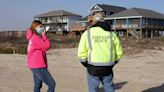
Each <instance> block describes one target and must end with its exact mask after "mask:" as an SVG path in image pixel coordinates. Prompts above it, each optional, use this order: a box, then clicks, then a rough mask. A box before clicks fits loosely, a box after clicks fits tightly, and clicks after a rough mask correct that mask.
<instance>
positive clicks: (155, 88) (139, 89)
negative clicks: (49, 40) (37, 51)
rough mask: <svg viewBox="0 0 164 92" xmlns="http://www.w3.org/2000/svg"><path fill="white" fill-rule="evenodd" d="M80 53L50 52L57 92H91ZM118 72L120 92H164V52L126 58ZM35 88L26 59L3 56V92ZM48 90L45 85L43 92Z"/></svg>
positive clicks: (0, 62)
mask: <svg viewBox="0 0 164 92" xmlns="http://www.w3.org/2000/svg"><path fill="white" fill-rule="evenodd" d="M76 53H77V49H76V48H73V49H56V50H50V51H49V52H48V61H49V70H50V72H51V74H52V76H53V78H54V79H55V80H56V83H57V86H56V92H87V81H86V79H87V76H86V70H85V68H84V67H82V65H81V64H80V63H79V62H78V58H77V56H76ZM114 72H115V79H114V83H115V85H116V89H117V90H116V92H164V52H163V51H154V50H152V51H150V50H149V51H144V52H142V53H140V54H138V55H133V56H124V57H123V59H122V60H121V61H120V63H119V64H118V65H116V66H115V67H114ZM32 88H33V80H32V73H31V71H30V70H29V69H28V68H27V67H26V55H17V54H16V55H13V54H9V55H4V54H0V92H32ZM46 89H47V87H46V86H45V84H43V88H42V92H46ZM100 90H102V89H100ZM101 92H103V91H101Z"/></svg>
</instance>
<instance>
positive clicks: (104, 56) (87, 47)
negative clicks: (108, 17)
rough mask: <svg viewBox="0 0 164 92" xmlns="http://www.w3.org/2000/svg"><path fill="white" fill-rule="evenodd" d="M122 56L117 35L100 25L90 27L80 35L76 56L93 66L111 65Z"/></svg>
mask: <svg viewBox="0 0 164 92" xmlns="http://www.w3.org/2000/svg"><path fill="white" fill-rule="evenodd" d="M122 56H123V50H122V46H121V43H120V40H119V39H118V37H117V35H116V34H115V33H114V32H109V31H105V30H104V29H102V28H101V27H92V28H90V29H89V30H87V31H85V32H84V33H83V35H82V36H81V39H80V43H79V46H78V57H79V58H80V60H81V62H86V61H88V63H89V64H91V65H94V66H111V65H114V64H115V61H119V60H120V59H121V57H122Z"/></svg>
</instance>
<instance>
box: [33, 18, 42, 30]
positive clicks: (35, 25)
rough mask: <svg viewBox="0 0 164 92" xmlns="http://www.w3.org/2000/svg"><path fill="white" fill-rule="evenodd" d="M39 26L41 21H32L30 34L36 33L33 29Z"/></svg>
mask: <svg viewBox="0 0 164 92" xmlns="http://www.w3.org/2000/svg"><path fill="white" fill-rule="evenodd" d="M41 24H42V22H41V21H39V20H34V21H33V22H32V24H31V31H32V33H36V30H35V28H36V27H37V26H38V25H41Z"/></svg>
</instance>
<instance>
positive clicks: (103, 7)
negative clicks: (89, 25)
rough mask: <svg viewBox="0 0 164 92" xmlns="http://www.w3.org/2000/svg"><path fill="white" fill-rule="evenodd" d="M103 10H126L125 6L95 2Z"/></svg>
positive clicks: (115, 11)
mask: <svg viewBox="0 0 164 92" xmlns="http://www.w3.org/2000/svg"><path fill="white" fill-rule="evenodd" d="M97 5H98V6H99V7H100V8H101V9H102V10H103V11H109V12H114V13H117V12H120V11H123V10H126V8H125V7H120V6H113V5H107V4H97Z"/></svg>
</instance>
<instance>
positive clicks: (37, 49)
mask: <svg viewBox="0 0 164 92" xmlns="http://www.w3.org/2000/svg"><path fill="white" fill-rule="evenodd" d="M26 38H27V40H28V47H27V53H28V57H27V58H28V60H27V61H28V67H29V68H30V69H34V68H47V67H48V64H47V57H46V51H47V50H48V49H50V47H51V46H50V41H49V39H48V38H47V36H46V35H42V37H40V36H38V35H37V34H35V33H33V34H32V31H31V30H27V33H26Z"/></svg>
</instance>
